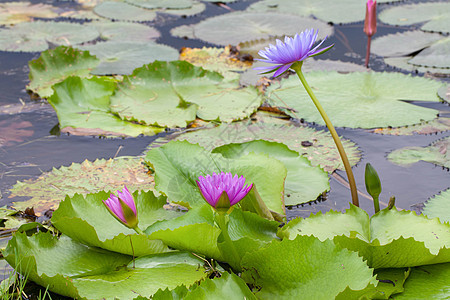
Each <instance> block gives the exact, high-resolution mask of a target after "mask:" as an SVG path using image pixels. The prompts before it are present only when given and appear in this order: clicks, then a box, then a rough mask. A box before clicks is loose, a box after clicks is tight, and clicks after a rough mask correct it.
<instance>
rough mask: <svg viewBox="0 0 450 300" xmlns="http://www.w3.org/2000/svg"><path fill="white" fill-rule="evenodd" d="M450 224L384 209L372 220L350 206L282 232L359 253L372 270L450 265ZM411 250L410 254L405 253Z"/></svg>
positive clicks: (296, 223)
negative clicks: (326, 242) (437, 264)
mask: <svg viewBox="0 0 450 300" xmlns="http://www.w3.org/2000/svg"><path fill="white" fill-rule="evenodd" d="M449 233H450V224H448V223H440V222H439V221H438V220H437V219H433V220H430V219H428V218H427V217H425V216H422V215H419V216H418V215H416V213H415V212H411V211H397V210H396V209H391V210H388V209H384V210H381V211H380V212H379V213H377V214H375V215H374V216H372V217H371V218H369V215H368V214H367V213H366V212H365V211H364V210H362V209H360V208H358V207H356V206H354V205H350V209H348V210H346V212H345V213H341V212H336V211H329V212H327V213H326V214H324V215H323V214H322V213H320V212H319V213H318V214H316V215H313V216H311V217H309V218H306V219H302V218H297V219H295V220H293V221H291V222H289V223H288V224H287V225H286V226H284V227H283V229H282V230H280V232H279V234H278V235H279V236H280V237H283V238H288V239H295V238H296V236H297V235H303V236H308V235H313V236H315V237H317V238H319V239H320V240H321V241H324V240H327V239H330V240H333V241H334V242H335V243H336V244H338V245H339V246H341V247H344V248H347V249H349V250H352V251H356V252H359V255H360V256H362V257H363V258H364V260H366V261H367V264H368V265H369V266H370V267H372V268H402V267H413V266H420V265H426V264H436V263H442V262H449V261H450V234H449ZM405 249H408V251H405Z"/></svg>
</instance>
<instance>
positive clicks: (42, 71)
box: [27, 46, 100, 98]
mask: <svg viewBox="0 0 450 300" xmlns="http://www.w3.org/2000/svg"><path fill="white" fill-rule="evenodd" d="M99 63H100V61H99V60H98V59H97V58H96V57H95V56H92V55H90V54H89V52H87V51H81V50H78V49H74V48H72V47H66V46H59V47H57V48H55V49H49V50H46V51H44V52H42V53H41V55H40V56H39V58H38V59H35V60H32V61H30V62H29V63H28V66H29V67H30V73H29V77H30V83H29V84H28V85H27V89H29V90H31V91H32V92H34V93H36V94H38V95H39V96H40V97H41V98H47V97H49V96H51V95H52V94H53V89H52V85H54V84H55V83H58V82H61V81H63V80H64V79H65V78H67V77H69V76H79V77H88V76H89V74H90V72H91V71H92V69H94V68H95V67H96V66H97V65H98V64H99Z"/></svg>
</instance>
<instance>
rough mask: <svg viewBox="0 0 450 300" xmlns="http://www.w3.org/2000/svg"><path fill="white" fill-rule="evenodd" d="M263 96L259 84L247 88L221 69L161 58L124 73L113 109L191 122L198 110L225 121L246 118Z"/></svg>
mask: <svg viewBox="0 0 450 300" xmlns="http://www.w3.org/2000/svg"><path fill="white" fill-rule="evenodd" d="M261 102H262V97H261V95H260V94H259V93H258V91H257V90H256V88H254V87H245V88H242V87H240V86H239V83H238V82H237V81H235V82H230V81H225V80H224V79H223V77H222V76H221V75H220V74H218V73H216V72H210V71H206V70H204V69H202V68H199V67H195V66H193V65H192V64H190V63H188V62H185V61H172V62H161V61H155V62H154V63H152V64H149V65H146V66H144V67H142V68H139V69H136V70H134V72H133V74H132V75H131V76H125V77H124V80H123V82H122V83H120V84H119V87H118V90H117V91H116V93H115V94H114V96H112V97H111V109H112V111H113V112H115V113H117V114H118V115H119V116H120V117H121V118H123V119H125V120H131V121H138V122H140V123H143V124H149V125H158V126H168V127H177V126H178V127H185V126H186V125H187V123H189V122H191V121H193V120H195V116H196V115H197V116H198V117H199V118H200V119H203V120H220V121H222V122H231V121H233V120H240V119H244V118H247V117H249V116H250V115H251V114H252V113H253V112H254V111H255V110H256V109H257V108H258V107H259V105H260V104H261Z"/></svg>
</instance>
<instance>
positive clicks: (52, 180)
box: [9, 157, 154, 216]
mask: <svg viewBox="0 0 450 300" xmlns="http://www.w3.org/2000/svg"><path fill="white" fill-rule="evenodd" d="M142 163H143V160H142V158H138V157H118V158H114V159H98V160H95V161H93V162H90V161H88V160H85V161H84V162H83V163H81V164H78V163H72V165H70V166H68V167H65V166H62V167H60V168H59V169H53V170H52V171H50V172H46V173H43V174H42V175H41V176H40V177H39V178H36V179H31V180H26V181H23V182H21V181H19V182H17V183H16V184H15V185H14V186H13V187H12V189H11V190H10V191H11V195H10V196H9V198H13V197H27V198H30V197H31V199H29V200H26V201H21V202H14V203H13V206H14V207H15V208H16V209H18V210H25V208H27V207H33V208H34V212H35V213H36V215H38V216H40V215H42V214H43V213H44V212H45V211H47V210H49V209H56V208H57V207H58V205H59V202H60V201H62V200H64V198H65V197H66V195H69V196H73V195H75V194H80V195H87V194H89V193H95V192H99V191H104V190H105V191H116V190H122V188H123V186H124V185H126V186H127V187H128V189H129V190H130V192H133V191H135V190H137V189H139V190H143V191H148V190H153V189H154V181H153V176H150V175H148V174H147V169H146V167H145V166H144V165H143V164H142Z"/></svg>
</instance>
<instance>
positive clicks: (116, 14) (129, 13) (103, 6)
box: [94, 1, 156, 22]
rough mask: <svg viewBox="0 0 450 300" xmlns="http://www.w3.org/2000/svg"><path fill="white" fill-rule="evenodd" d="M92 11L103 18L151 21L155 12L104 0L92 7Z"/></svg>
mask: <svg viewBox="0 0 450 300" xmlns="http://www.w3.org/2000/svg"><path fill="white" fill-rule="evenodd" d="M94 12H95V13H96V14H97V15H99V16H101V17H104V18H108V19H112V20H120V21H136V22H145V21H153V20H154V19H155V18H156V12H155V11H153V10H148V9H143V8H140V7H137V6H134V5H131V4H128V3H125V2H112V1H105V2H102V3H100V4H98V5H97V6H95V7H94Z"/></svg>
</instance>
